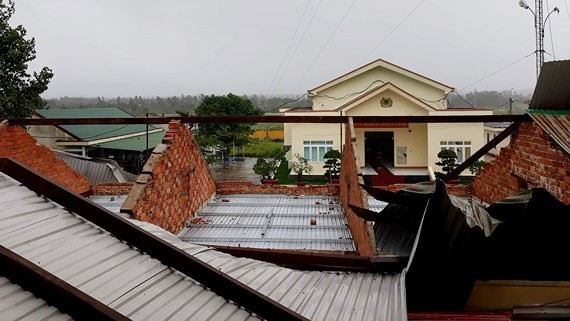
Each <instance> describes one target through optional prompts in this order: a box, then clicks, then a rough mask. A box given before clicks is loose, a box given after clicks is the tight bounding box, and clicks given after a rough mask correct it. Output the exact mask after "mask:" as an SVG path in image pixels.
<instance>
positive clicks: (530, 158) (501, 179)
mask: <svg viewBox="0 0 570 321" xmlns="http://www.w3.org/2000/svg"><path fill="white" fill-rule="evenodd" d="M533 187H543V188H545V189H546V190H548V191H549V192H550V193H551V194H552V195H554V196H555V197H556V198H558V199H559V200H560V201H562V202H563V203H566V204H570V155H568V153H566V152H565V151H563V150H562V149H561V148H560V147H559V146H558V145H557V144H556V143H555V142H554V141H553V140H552V139H551V138H550V136H548V134H546V133H545V132H544V131H543V130H542V129H541V128H540V127H539V126H538V125H536V124H534V123H523V124H521V126H520V127H519V129H518V130H517V131H516V132H515V133H514V134H513V136H512V139H511V142H510V144H509V146H508V147H505V148H503V149H501V152H500V154H499V156H498V157H497V158H496V159H495V160H494V161H493V162H491V163H488V164H487V165H485V168H484V169H483V171H482V172H481V174H479V175H477V176H476V177H475V178H474V179H473V194H474V196H476V197H478V198H480V199H481V200H483V201H484V202H486V203H493V202H496V201H499V200H502V199H504V198H505V197H507V196H510V195H513V194H517V193H519V192H522V191H524V190H527V189H530V188H533Z"/></svg>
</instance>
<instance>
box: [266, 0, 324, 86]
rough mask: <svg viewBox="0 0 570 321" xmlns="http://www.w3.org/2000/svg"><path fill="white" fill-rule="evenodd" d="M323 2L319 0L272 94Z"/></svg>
mask: <svg viewBox="0 0 570 321" xmlns="http://www.w3.org/2000/svg"><path fill="white" fill-rule="evenodd" d="M322 2H323V0H319V3H318V4H317V7H316V8H315V11H314V12H313V15H312V16H311V19H310V20H309V23H308V24H307V26H306V27H305V30H304V31H303V34H302V35H301V38H300V39H299V42H298V43H297V46H295V50H293V54H291V57H289V61H287V64H286V65H285V68H284V69H283V73H282V74H281V76H280V77H279V81H277V84H276V85H275V87H274V88H273V91H272V92H271V95H273V94H274V93H275V90H277V87H279V84H280V83H281V80H282V79H283V76H284V75H285V73H286V72H287V69H289V65H290V64H291V61H293V58H294V57H295V54H296V53H297V50H298V49H299V46H300V45H301V43H302V42H303V39H304V38H305V34H306V33H307V30H309V27H310V26H311V24H312V23H313V19H314V18H315V15H316V14H317V11H318V10H319V7H320V6H321V3H322Z"/></svg>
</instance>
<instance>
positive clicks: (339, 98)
mask: <svg viewBox="0 0 570 321" xmlns="http://www.w3.org/2000/svg"><path fill="white" fill-rule="evenodd" d="M378 82H380V83H384V81H382V80H380V79H376V80H374V81H373V82H371V83H370V85H368V87H366V88H365V89H363V90H361V91H357V92H353V93H349V94H346V95H344V96H342V97H334V96H329V95H315V96H314V97H322V98H330V99H334V100H343V99H345V98H347V97H350V96H354V95H359V94H362V93H363V92H365V91H367V90H368V89H370V87H372V85H374V84H375V83H378Z"/></svg>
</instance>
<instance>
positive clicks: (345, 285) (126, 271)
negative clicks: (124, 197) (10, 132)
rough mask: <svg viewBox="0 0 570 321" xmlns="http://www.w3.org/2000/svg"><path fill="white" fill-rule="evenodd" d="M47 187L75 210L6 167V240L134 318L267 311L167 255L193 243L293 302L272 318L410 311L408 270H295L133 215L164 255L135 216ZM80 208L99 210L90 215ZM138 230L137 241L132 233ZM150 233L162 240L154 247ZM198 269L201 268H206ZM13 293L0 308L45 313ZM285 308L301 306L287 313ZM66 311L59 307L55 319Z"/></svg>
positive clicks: (256, 285) (232, 276) (0, 178)
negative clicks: (129, 218)
mask: <svg viewBox="0 0 570 321" xmlns="http://www.w3.org/2000/svg"><path fill="white" fill-rule="evenodd" d="M4 163H6V161H5V160H4ZM9 164H14V162H12V163H9ZM0 165H1V164H0ZM12 166H15V165H12ZM0 168H1V166H0ZM18 170H24V171H25V169H21V168H19V169H18ZM12 174H14V173H11V174H10V175H12ZM34 180H41V178H40V177H37V176H30V177H27V178H26V179H24V181H23V182H24V184H28V183H30V182H33V181H34ZM51 184H53V183H51ZM38 186H39V188H45V189H46V190H44V191H46V194H47V195H54V196H55V197H57V198H58V199H61V201H58V202H63V203H61V204H62V205H64V206H65V207H66V208H67V209H70V210H73V212H70V211H68V210H66V209H64V208H63V207H62V206H60V205H58V204H56V203H54V202H53V201H50V200H49V199H46V198H44V197H42V196H41V195H38V190H34V191H32V190H31V189H28V188H27V187H26V186H23V185H22V184H21V183H20V182H17V181H15V180H14V179H12V178H10V177H8V176H6V175H5V174H3V173H0V203H1V204H2V209H1V210H0V244H2V246H5V247H6V248H8V249H9V250H10V251H13V252H15V253H17V254H19V255H21V256H23V257H24V258H26V259H28V260H29V261H30V262H33V264H34V265H36V266H37V267H38V268H42V269H45V270H46V271H47V273H52V274H53V275H55V276H57V277H59V278H60V279H62V280H63V281H65V282H67V283H69V284H71V285H72V286H73V287H76V288H77V289H79V290H81V291H83V292H85V293H86V294H88V295H90V296H92V297H93V298H94V299H95V300H98V301H100V302H102V303H104V304H105V305H107V306H109V307H111V308H112V309H113V310H115V311H118V312H119V313H121V314H124V315H125V316H127V317H129V318H133V319H161V320H162V319H173V320H176V319H183V320H187V319H198V320H204V319H210V320H254V319H259V317H258V316H257V315H254V314H252V313H251V312H249V311H247V310H244V309H243V308H242V307H243V306H242V307H240V306H239V305H238V304H236V303H233V302H232V300H228V297H225V296H220V295H218V294H216V293H214V291H220V290H219V288H218V290H215V289H213V290H210V289H208V288H211V287H214V285H215V284H214V283H210V285H208V288H206V287H205V286H204V285H203V284H204V283H203V284H200V283H199V282H198V281H196V279H194V276H193V277H192V278H190V277H188V273H189V272H188V270H187V269H183V270H177V268H174V267H173V266H169V265H166V264H165V263H164V262H165V261H164V260H166V261H168V258H169V257H171V255H172V254H175V253H178V252H171V249H178V250H183V251H185V256H187V257H192V258H193V259H196V260H197V261H199V262H202V263H200V264H203V265H204V266H207V267H208V269H212V270H215V271H216V273H217V276H216V277H217V278H222V279H225V280H228V281H231V282H237V284H242V286H243V287H246V288H248V289H252V291H253V292H247V293H250V294H248V296H249V295H251V294H254V293H255V295H257V297H259V298H266V299H262V301H258V302H259V303H258V304H260V305H264V306H266V304H267V303H270V302H279V306H282V307H283V308H284V309H286V310H281V311H284V312H282V313H284V314H281V315H276V314H271V315H273V316H274V317H271V319H273V318H278V319H290V318H291V317H293V316H295V315H298V316H300V318H295V317H293V319H305V318H309V319H312V320H331V319H336V320H405V319H406V301H405V287H404V283H405V282H404V276H403V274H400V273H342V272H321V271H313V272H308V271H295V270H291V269H287V268H282V267H279V266H276V265H273V264H270V263H266V262H261V261H256V260H251V259H243V258H235V257H233V256H230V255H228V254H224V253H220V252H218V251H215V250H212V249H210V248H207V247H205V246H200V245H194V244H189V243H186V242H182V241H180V240H179V239H178V238H176V237H175V236H174V235H172V234H170V233H168V232H166V231H164V230H163V229H160V228H158V227H156V226H154V225H151V224H148V223H141V222H134V223H135V224H136V225H138V226H140V227H142V228H144V229H145V230H146V231H148V232H149V233H152V234H153V235H154V236H153V237H155V238H158V239H159V240H162V241H161V242H167V243H169V244H170V245H169V247H164V246H160V247H163V248H157V249H156V251H155V252H154V253H155V254H153V256H155V255H156V256H155V257H156V258H155V257H151V256H150V255H149V254H148V253H149V252H148V251H149V250H148V249H151V248H154V247H156V246H159V244H162V243H160V242H158V243H157V242H156V241H155V240H154V239H152V238H148V237H147V236H145V235H144V233H143V232H141V231H142V230H141V231H139V230H138V229H137V228H133V227H130V226H131V224H132V223H128V222H126V221H124V220H123V219H121V218H119V217H117V216H116V215H113V214H111V213H110V212H108V211H106V210H104V209H103V208H101V207H98V206H97V205H94V204H93V203H90V202H89V201H87V200H86V199H83V198H81V197H80V196H73V195H72V194H71V193H69V192H67V193H69V194H66V195H62V194H61V193H64V194H65V192H63V190H59V191H57V192H54V193H53V194H52V192H51V191H53V190H54V189H57V185H56V184H53V185H50V184H48V183H47V181H43V182H40V183H39V185H38ZM38 186H34V188H36V187H38ZM42 194H43V193H42ZM50 197H51V196H50ZM70 199H71V200H70ZM74 207H75V209H74ZM77 209H79V212H76V210H77ZM81 211H86V212H89V211H94V212H93V213H90V214H85V213H80V212H81ZM77 214H80V215H81V216H83V217H81V216H79V215H77ZM110 221H113V222H114V223H109V222H110ZM120 222H124V223H120ZM119 223H120V224H119ZM127 223H128V224H127ZM113 224H115V225H117V226H116V227H113V228H111V229H110V230H106V229H104V228H102V227H99V226H112V225H113ZM97 225H99V226H97ZM118 225H121V226H118ZM135 239H136V241H135V242H134V243H131V241H129V240H135ZM149 242H150V243H153V245H150V246H149V247H147V245H148V244H149ZM135 247H136V248H135ZM137 248H138V249H137ZM147 248H148V249H147ZM163 252H164V253H167V255H166V256H165V257H166V259H165V258H164V257H163V256H161V255H160V254H161V253H163ZM169 252H171V253H172V254H168V253H169ZM176 256H177V257H174V258H172V260H171V261H170V262H180V261H181V259H184V257H178V256H179V255H178V254H176ZM159 260H160V261H159ZM161 261H162V262H161ZM196 267H198V266H196ZM196 275H197V276H200V275H199V273H198V274H196ZM198 280H200V278H198ZM200 282H204V281H200ZM215 282H222V281H221V280H217V281H215ZM224 282H226V281H224ZM223 284H224V283H219V285H223ZM216 286H217V285H216ZM232 291H235V289H234V290H232ZM221 292H223V293H225V292H224V291H221ZM0 293H2V292H0ZM228 293H229V292H228ZM0 297H2V296H0ZM234 298H236V299H240V298H238V297H235V296H234ZM240 300H242V301H243V300H245V301H243V302H250V303H251V302H254V301H248V300H252V299H251V297H250V299H244V298H241V299H240ZM12 302H17V301H5V299H2V303H3V304H0V315H3V314H4V313H7V311H11V310H14V309H16V310H18V311H17V312H21V314H25V315H27V316H29V317H31V318H36V319H37V318H39V317H40V316H41V317H42V318H44V317H45V315H43V314H40V313H41V312H42V311H43V312H45V310H44V309H31V306H30V305H26V304H23V305H18V306H15V305H13V304H12ZM40 303H41V302H40ZM248 304H249V303H248ZM266 307H267V306H266ZM275 308H279V307H278V306H275ZM30 309H31V310H30ZM248 309H254V310H259V311H265V312H267V311H269V310H264V308H261V310H260V309H258V308H256V307H255V305H250V307H248ZM265 309H266V308H265ZM287 309H288V310H287ZM53 311H55V310H53ZM286 311H292V313H293V314H286V313H288V312H286ZM265 312H264V313H265ZM60 316H61V315H58V314H57V313H55V312H54V313H53V314H52V315H51V316H50V317H48V318H47V319H50V318H51V319H58V318H59V317H60ZM52 317H53V318H52Z"/></svg>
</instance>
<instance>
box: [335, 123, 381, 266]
mask: <svg viewBox="0 0 570 321" xmlns="http://www.w3.org/2000/svg"><path fill="white" fill-rule="evenodd" d="M353 132H354V131H353V128H352V127H351V126H350V124H347V126H346V133H347V135H346V141H345V144H344V148H343V152H342V161H341V163H342V166H341V170H340V180H339V183H340V199H341V201H342V202H341V203H342V207H343V209H344V212H345V215H346V220H347V223H348V227H349V229H350V232H351V233H352V238H353V240H354V245H355V246H356V250H357V251H358V254H360V255H362V256H372V255H374V254H376V246H375V241H374V235H373V234H371V233H373V232H372V231H371V229H369V227H368V225H367V223H366V221H365V220H363V219H362V218H360V217H358V216H357V215H356V214H355V213H354V212H353V211H352V209H350V207H348V204H352V205H356V206H359V207H365V208H367V207H368V200H367V199H366V197H365V196H364V195H365V194H364V190H363V189H362V188H361V187H360V185H359V184H361V183H363V181H362V177H361V176H359V175H358V167H359V164H357V161H356V159H357V154H356V148H354V146H356V143H355V141H353V139H352V138H351V137H354V135H351V133H353ZM353 144H354V146H353ZM373 244H374V246H373Z"/></svg>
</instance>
